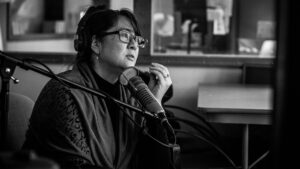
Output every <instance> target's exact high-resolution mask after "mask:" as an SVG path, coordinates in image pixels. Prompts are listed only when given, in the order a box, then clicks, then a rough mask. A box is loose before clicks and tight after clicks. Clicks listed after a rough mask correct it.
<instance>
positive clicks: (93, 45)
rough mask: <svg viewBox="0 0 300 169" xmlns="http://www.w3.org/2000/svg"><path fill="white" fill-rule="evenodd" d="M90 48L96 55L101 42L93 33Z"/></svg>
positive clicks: (98, 52)
mask: <svg viewBox="0 0 300 169" xmlns="http://www.w3.org/2000/svg"><path fill="white" fill-rule="evenodd" d="M91 49H92V51H93V52H94V53H96V54H97V55H99V54H100V52H101V42H100V41H99V40H98V39H97V38H96V36H95V35H94V36H93V37H92V42H91Z"/></svg>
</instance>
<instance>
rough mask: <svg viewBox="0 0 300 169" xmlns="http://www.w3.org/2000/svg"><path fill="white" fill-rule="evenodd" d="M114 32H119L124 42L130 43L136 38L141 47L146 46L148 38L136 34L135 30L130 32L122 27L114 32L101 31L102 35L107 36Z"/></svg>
mask: <svg viewBox="0 0 300 169" xmlns="http://www.w3.org/2000/svg"><path fill="white" fill-rule="evenodd" d="M112 34H119V39H120V41H121V42H124V43H129V42H130V41H131V40H132V39H134V40H135V41H136V42H137V44H138V46H139V47H140V48H144V47H145V46H146V43H147V42H148V40H147V39H144V38H143V37H141V36H136V35H135V34H134V33H133V32H130V31H128V30H125V29H121V30H118V31H113V32H104V33H101V34H100V36H106V35H112Z"/></svg>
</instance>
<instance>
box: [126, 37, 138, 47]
mask: <svg viewBox="0 0 300 169" xmlns="http://www.w3.org/2000/svg"><path fill="white" fill-rule="evenodd" d="M128 48H129V49H132V50H136V49H137V48H138V43H137V41H136V40H135V39H134V38H131V39H130V41H129V43H128Z"/></svg>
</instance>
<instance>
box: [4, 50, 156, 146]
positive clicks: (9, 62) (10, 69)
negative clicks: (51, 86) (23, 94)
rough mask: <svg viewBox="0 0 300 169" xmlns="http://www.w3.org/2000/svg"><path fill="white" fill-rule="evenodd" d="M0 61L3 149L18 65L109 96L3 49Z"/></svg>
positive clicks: (88, 90) (118, 101) (139, 111)
mask: <svg viewBox="0 0 300 169" xmlns="http://www.w3.org/2000/svg"><path fill="white" fill-rule="evenodd" d="M0 61H1V62H0V63H1V67H0V68H1V74H0V75H1V77H2V89H1V96H0V97H1V98H0V99H1V100H0V101H1V102H0V105H1V109H0V110H1V112H0V118H1V119H0V120H1V121H0V124H1V125H0V127H1V128H0V140H1V145H0V146H1V147H0V148H1V149H2V148H3V146H4V141H5V139H6V134H7V133H6V132H7V121H8V108H9V106H8V104H9V80H10V79H13V80H14V81H15V82H17V80H16V79H15V78H14V77H12V75H13V73H14V70H15V67H16V66H19V67H20V68H22V69H24V70H32V71H34V72H37V73H39V74H42V75H44V76H47V77H49V78H57V79H59V80H61V81H63V82H64V83H66V84H67V85H69V86H70V87H73V88H77V89H81V90H83V91H85V92H89V93H91V94H94V95H97V96H100V97H102V98H108V96H107V95H106V94H104V92H102V91H96V90H94V89H91V88H87V87H85V86H82V85H80V84H78V83H75V82H73V81H70V80H68V79H65V78H62V77H59V76H55V75H54V74H52V73H49V72H48V71H46V70H44V69H41V68H39V67H36V66H34V65H31V64H29V63H26V62H24V61H23V60H21V59H18V58H15V57H12V56H8V55H6V54H5V53H3V52H2V51H0ZM110 99H111V100H113V101H114V102H116V103H118V104H120V105H121V106H123V107H126V108H129V109H131V110H133V111H136V112H138V113H142V114H143V115H147V116H150V117H153V118H157V117H156V116H155V115H153V114H151V113H150V112H148V111H146V110H141V109H139V108H137V107H134V106H131V105H129V104H127V103H124V102H122V101H120V100H117V99H115V98H113V97H111V98H110Z"/></svg>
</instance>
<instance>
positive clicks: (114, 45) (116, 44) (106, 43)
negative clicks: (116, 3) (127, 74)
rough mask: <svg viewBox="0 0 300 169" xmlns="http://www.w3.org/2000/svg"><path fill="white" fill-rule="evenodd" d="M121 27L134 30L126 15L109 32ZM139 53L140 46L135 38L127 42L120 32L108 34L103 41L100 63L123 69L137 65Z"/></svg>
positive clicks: (108, 66) (110, 67)
mask: <svg viewBox="0 0 300 169" xmlns="http://www.w3.org/2000/svg"><path fill="white" fill-rule="evenodd" d="M121 29H126V30H129V31H131V32H134V30H133V27H132V25H131V23H130V22H129V20H128V19H127V18H126V17H124V16H120V17H119V19H118V21H117V24H116V25H115V26H114V27H112V28H110V29H109V30H107V32H113V31H117V30H121ZM138 53H139V47H138V44H137V42H136V41H135V40H131V41H130V42H129V43H125V42H122V41H121V40H120V38H119V34H111V35H107V36H104V38H103V40H102V41H101V50H100V62H101V63H100V64H102V65H101V66H106V67H107V68H109V69H115V70H118V71H123V70H124V69H125V68H127V67H131V66H135V64H136V60H137V58H138Z"/></svg>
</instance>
